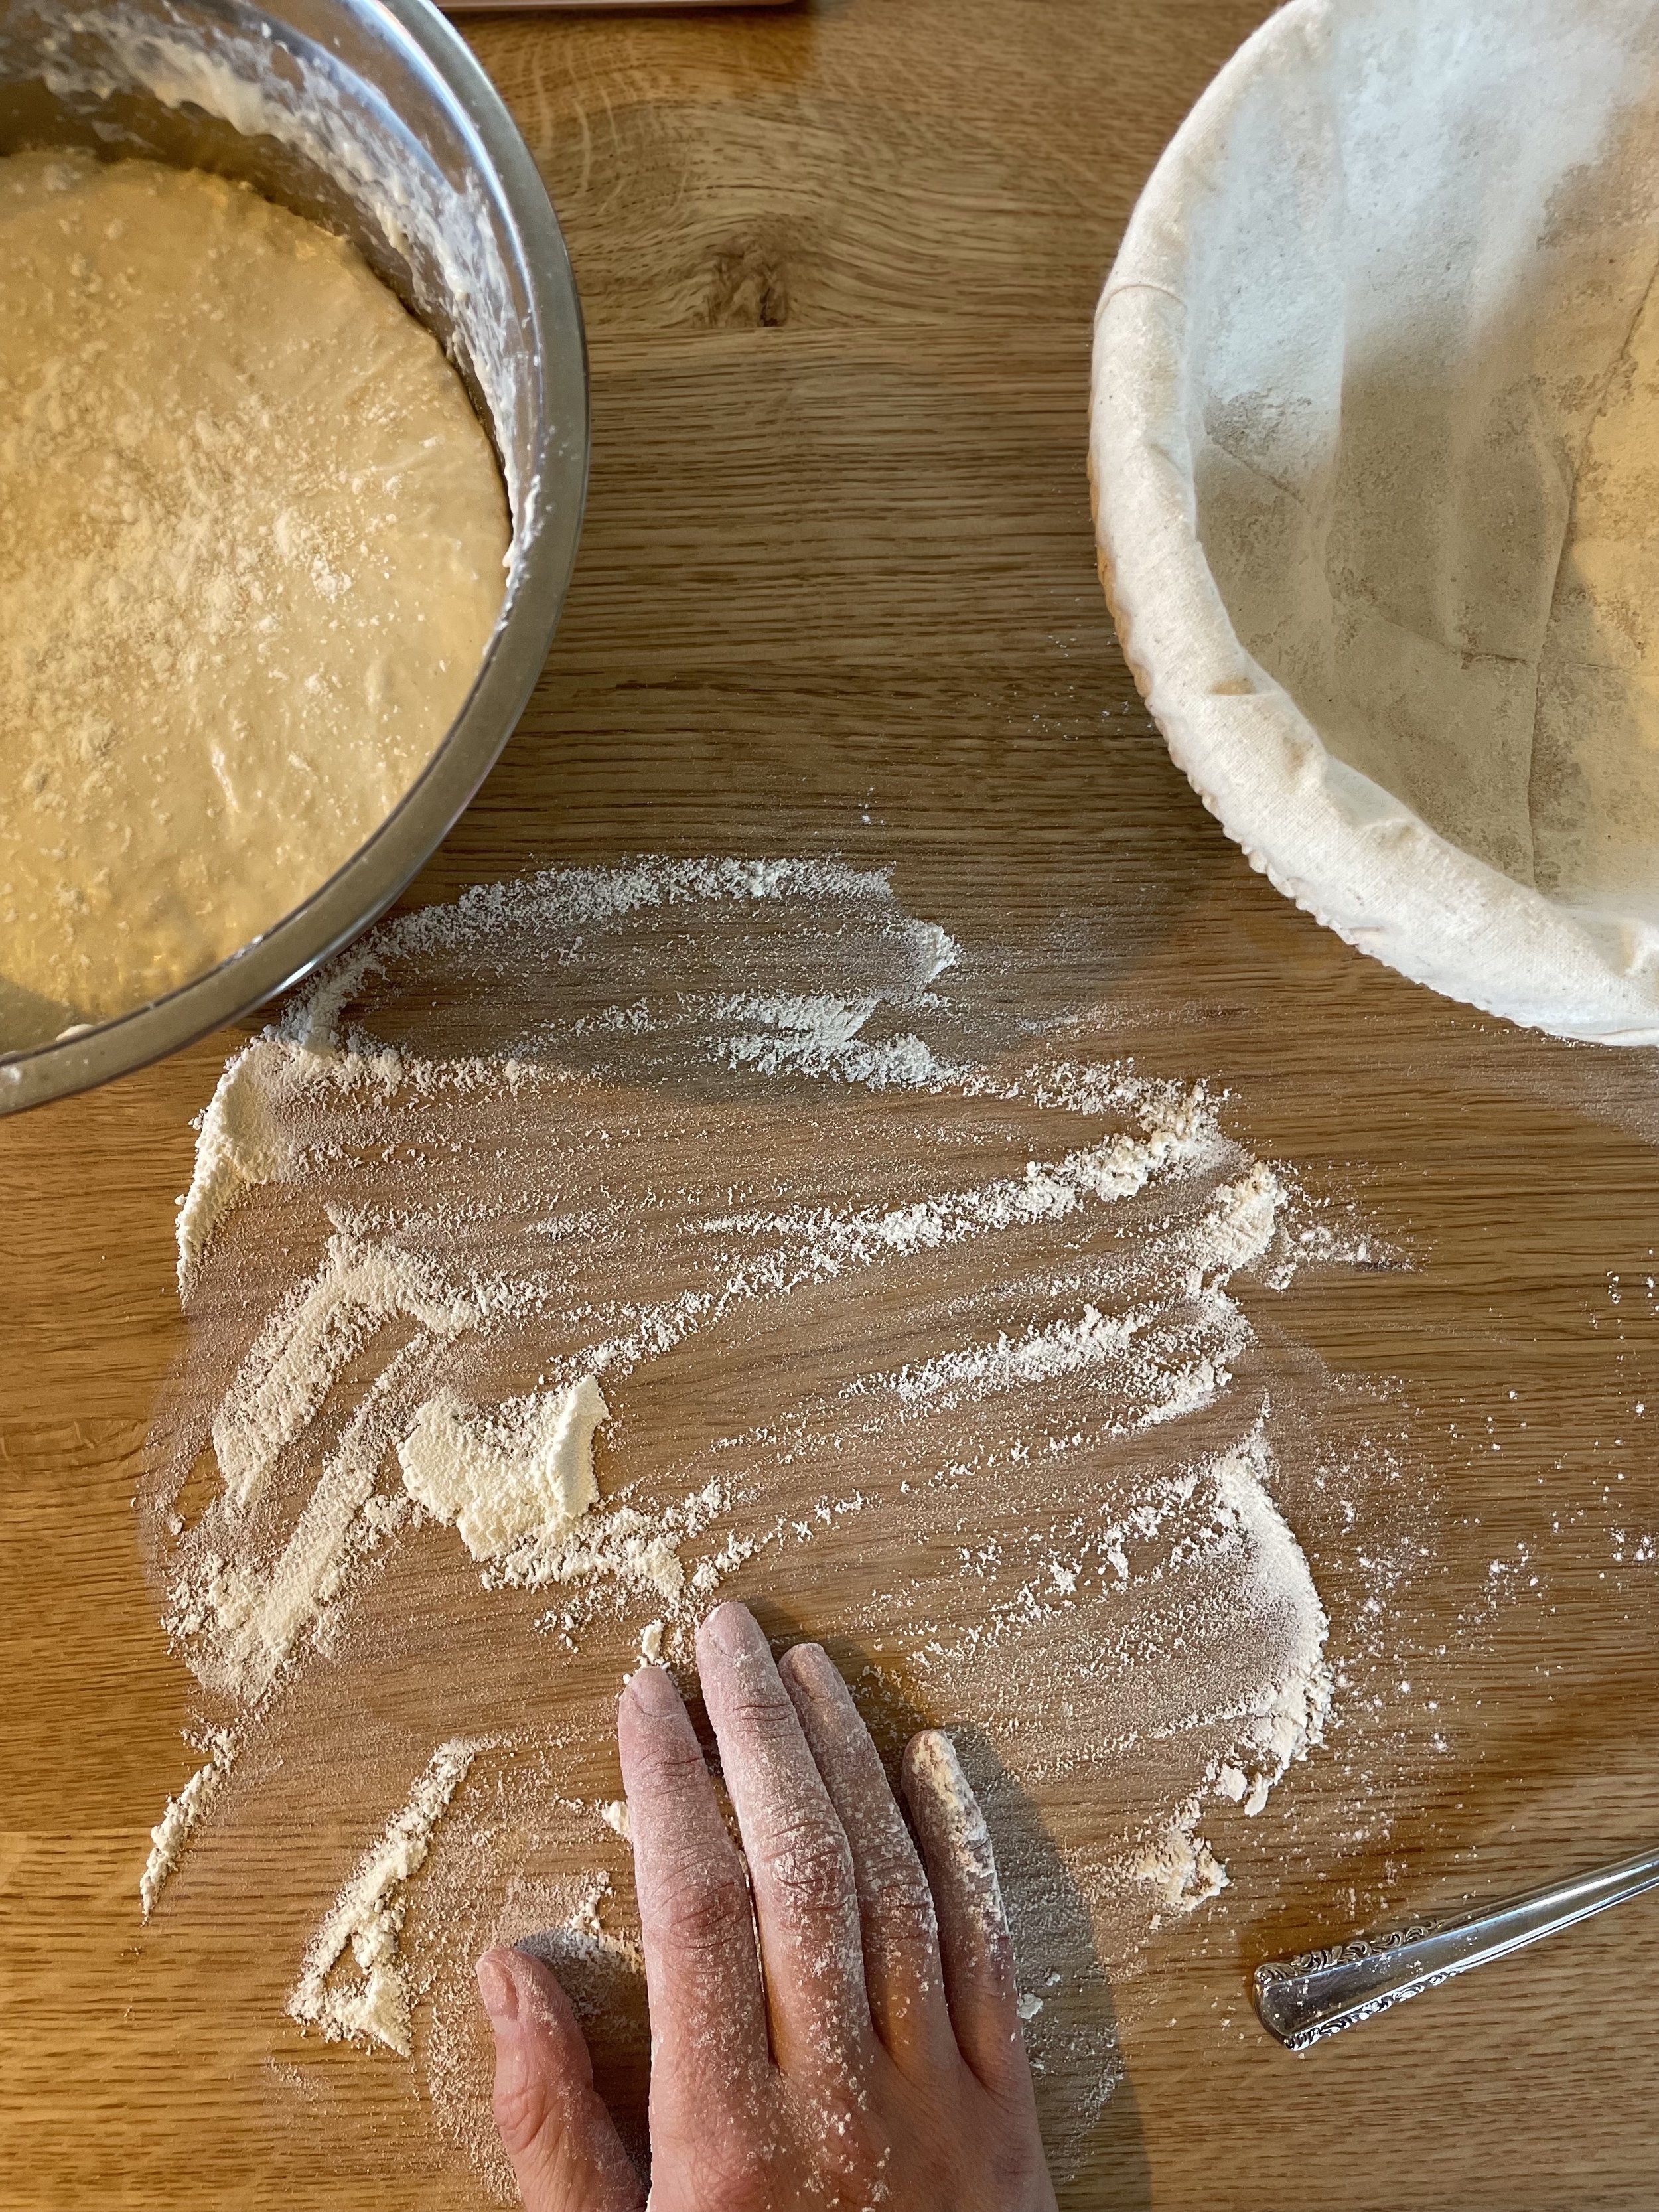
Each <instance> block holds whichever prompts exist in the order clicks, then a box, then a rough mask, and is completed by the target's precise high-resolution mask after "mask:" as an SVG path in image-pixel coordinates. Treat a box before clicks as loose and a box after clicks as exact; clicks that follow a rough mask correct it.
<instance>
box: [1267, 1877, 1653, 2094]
mask: <svg viewBox="0 0 1659 2212" xmlns="http://www.w3.org/2000/svg"><path fill="white" fill-rule="evenodd" d="M1656 1888H1659V1851H1647V1852H1644V1854H1643V1855H1642V1857H1639V1858H1633V1859H1620V1861H1619V1862H1618V1863H1617V1864H1616V1865H1613V1866H1605V1867H1597V1868H1595V1869H1594V1871H1593V1872H1591V1873H1589V1874H1581V1875H1574V1876H1573V1877H1572V1879H1571V1881H1556V1882H1550V1883H1548V1884H1547V1886H1546V1887H1544V1888H1542V1889H1531V1890H1528V1891H1527V1892H1526V1893H1525V1895H1524V1896H1521V1897H1512V1898H1510V1899H1507V1900H1506V1901H1505V1902H1504V1903H1503V1904H1501V1905H1494V1906H1492V1909H1491V1911H1486V1912H1474V1913H1467V1914H1463V1915H1461V1916H1459V1917H1457V1918H1455V1919H1451V1920H1418V1921H1413V1923H1411V1925H1410V1926H1409V1927H1406V1928H1399V1929H1394V1930H1393V1931H1392V1932H1391V1933H1390V1934H1389V1935H1386V1936H1357V1937H1355V1938H1354V1940H1353V1941H1352V1942H1347V1943H1338V1944H1334V1945H1333V1946H1331V1947H1330V1948H1328V1949H1326V1950H1322V1951H1308V1952H1304V1954H1303V1955H1302V1956H1301V1957H1300V1958H1297V1959H1270V1960H1267V1962H1266V1964H1265V1965H1262V1966H1258V1967H1257V1968H1256V1970H1255V1987H1254V1995H1255V2008H1256V2011H1257V2012H1258V2013H1259V2014H1260V2015H1261V2024H1262V2026H1263V2027H1265V2028H1266V2029H1267V2033H1269V2034H1270V2035H1275V2036H1277V2037H1278V2039H1279V2041H1280V2042H1281V2043H1282V2044H1283V2045H1285V2048H1286V2049H1287V2050H1289V2051H1306V2050H1308V2049H1309V2048H1310V2045H1313V2044H1316V2043H1318V2042H1320V2041H1321V2040H1322V2039H1323V2038H1324V2037H1326V2036H1328V2035H1335V2034H1338V2033H1340V2031H1341V2030H1342V2029H1343V2028H1345V2027H1356V2026H1357V2025H1358V2022H1359V2021H1362V2020H1370V2019H1372V2018H1373V2017H1374V2016H1375V2015H1376V2014H1377V2013H1379V2012H1386V2011H1387V2009H1388V2008H1389V2006H1390V2005H1395V2004H1399V2003H1401V2002H1402V2001H1403V2000H1404V1999H1405V1998H1407V1997H1414V1996H1419V1995H1420V1994H1421V1993H1422V1991H1423V1990H1431V1989H1433V1988H1434V1987H1435V1986H1436V1984H1437V1983H1440V1982H1447V1981H1449V1980H1450V1979H1451V1978H1452V1976H1453V1975H1454V1974H1466V1973H1468V1971H1469V1969H1470V1967H1472V1966H1486V1964H1487V1962H1488V1961H1489V1960H1492V1959H1502V1958H1504V1957H1506V1956H1507V1955H1508V1954H1509V1953H1510V1952H1511V1951H1518V1950H1520V1949H1521V1948H1522V1947H1523V1945H1525V1944H1528V1943H1535V1942H1538V1940H1539V1938H1540V1937H1541V1936H1553V1935H1554V1934H1555V1932H1556V1930H1557V1929H1561V1928H1571V1926H1572V1925H1573V1923H1575V1921H1579V1920H1588V1919H1589V1918H1590V1917H1591V1916H1592V1915H1593V1914H1595V1913H1597V1912H1605V1911H1607V1908H1608V1906H1609V1905H1623V1904H1624V1903H1625V1902H1626V1899H1629V1898H1632V1897H1640V1896H1641V1894H1642V1893H1643V1892H1644V1890H1649V1889H1656Z"/></svg>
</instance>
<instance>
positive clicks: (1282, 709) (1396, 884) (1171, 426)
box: [1089, 0, 1659, 1045]
mask: <svg viewBox="0 0 1659 2212" xmlns="http://www.w3.org/2000/svg"><path fill="white" fill-rule="evenodd" d="M1343 12H1345V3H1344V0H1290V4H1289V5H1287V6H1285V7H1283V8H1281V9H1279V11H1278V12H1277V13H1276V14H1275V15H1270V16H1269V17H1268V18H1267V21H1266V22H1264V23H1262V24H1261V25H1260V26H1259V27H1258V28H1257V29H1256V30H1255V31H1254V32H1253V33H1251V34H1250V36H1249V38H1248V39H1247V40H1245V41H1244V43H1243V46H1240V47H1239V48H1238V50H1237V52H1235V53H1234V54H1233V55H1232V57H1231V58H1230V59H1229V60H1228V61H1227V62H1226V63H1225V64H1224V66H1223V67H1222V69H1221V70H1220V71H1219V72H1218V75H1217V76H1215V77H1214V78H1213V79H1212V81H1211V82H1210V84H1209V85H1208V86H1207V87H1206V89H1205V91H1204V92H1203V93H1202V94H1200V98H1199V100H1197V102H1196V104H1195V105H1194V106H1193V108H1192V109H1191V111H1190V112H1188V115H1187V117H1186V118H1185V120H1184V121H1183V122H1182V125H1181V126H1180V128H1179V129H1178V130H1177V131H1176V134H1175V136H1174V137H1172V138H1171V139H1170V143H1169V144H1168V145H1167V146H1166V147H1165V148H1164V152H1163V154H1162V155H1161V156H1160V157H1159V159H1158V163H1157V165H1156V167H1154V168H1153V170H1152V175H1151V177H1150V178H1149V179H1148V180H1147V183H1146V186H1145V188H1144V189H1143V191H1142V192H1141V194H1140V197H1139V200H1138V201H1137V202H1136V204H1135V207H1134V210H1133V213H1132V215H1131V216H1130V218H1129V222H1128V225H1127V228H1126V230H1125V233H1124V236H1123V241H1122V244H1121V247H1120V248H1119V251H1118V253H1117V257H1116V258H1115V261H1114V263H1113V264H1112V267H1111V270H1110V271H1109V274H1108V276H1107V278H1106V282H1105V285H1104V287H1103V290H1102V293H1101V295H1100V300H1099V303H1098V305H1097V308H1096V311H1095V322H1094V342H1093V351H1092V359H1091V377H1090V404H1089V477H1090V489H1091V502H1092V507H1093V513H1094V524H1095V540H1096V548H1097V560H1098V566H1099V570H1100V576H1101V581H1102V583H1103V586H1104V587H1105V592H1106V597H1107V600H1108V603H1109V606H1110V609H1111V611H1112V615H1113V618H1114V620H1115V623H1116V625H1117V630H1118V635H1119V638H1120V640H1121V643H1122V647H1123V652H1124V657H1125V659H1126V660H1127V663H1128V665H1129V669H1130V671H1131V673H1132V674H1133V678H1134V680H1135V683H1136V684H1137V686H1138V688H1139V691H1140V694H1141V696H1142V698H1143V699H1144V700H1145V702H1146V706H1147V708H1148V710H1149V712H1150V713H1151V714H1152V719H1153V720H1154V721H1155V722H1156V723H1157V725H1158V730H1159V732H1161V734H1162V736H1163V738H1164V742H1165V744H1167V745H1168V747H1169V750H1170V755H1171V757H1172V758H1173V759H1174V761H1175V763H1176V766H1177V767H1178V768H1179V769H1181V770H1182V773H1183V774H1184V775H1186V777H1187V778H1188V781H1189V782H1190V783H1191V784H1192V786H1193V788H1194V791H1195V792H1196V793H1198V795H1199V797H1200V799H1201V800H1202V801H1203V803H1204V805H1205V806H1206V807H1207V808H1208V810H1209V811H1210V812H1211V813H1212V814H1213V815H1214V816H1215V817H1216V818H1217V820H1218V822H1219V823H1220V824H1221V826H1222V828H1223V829H1225V832H1226V834H1227V836H1229V837H1231V839H1232V840H1233V842H1235V843H1236V844H1237V845H1238V846H1240V847H1242V848H1243V852H1244V854H1245V857H1246V859H1247V860H1249V863H1250V866H1252V867H1253V868H1255V870H1257V871H1258V872H1259V873H1261V874H1263V875H1265V876H1266V877H1267V878H1268V880H1269V881H1270V882H1271V883H1272V884H1273V885H1274V887H1275V888H1276V889H1277V890H1279V891H1281V892H1282V893H1283V894H1284V895H1285V897H1287V898H1289V899H1291V900H1293V901H1294V902H1295V903H1296V904H1297V906H1299V907H1301V908H1304V911H1306V912H1307V913H1309V914H1311V915H1313V916H1314V918H1315V920H1316V921H1319V922H1321V923H1322V924H1323V926H1324V927H1326V928H1328V929H1330V930H1333V931H1334V933H1336V934H1337V935H1338V936H1339V937H1340V938H1342V939H1345V940H1346V942H1347V943H1348V944H1350V945H1353V946H1355V947H1356V949H1357V950H1358V951H1362V952H1364V953H1368V954H1369V955H1370V957H1372V958H1373V959H1376V960H1380V961H1382V962H1383V963H1384V964H1385V965H1387V966H1389V967H1391V968H1394V969H1396V970H1397V971H1398V972H1399V973H1400V974H1401V975H1406V976H1407V977H1409V978H1410V979H1411V980H1412V981H1413V982H1418V983H1422V984H1425V985H1426V986H1427V987H1429V988H1430V989H1431V990H1434V991H1437V992H1438V993H1439V994H1441V995H1442V996H1443V997H1445V998H1449V999H1453V1000H1459V1001H1461V1002H1462V1003H1463V1004H1465V1005H1468V1006H1474V1007H1477V1008H1478V1009H1480V1011H1481V1012H1486V1013H1492V1014H1498V1015H1501V1016H1503V1017H1504V1018H1507V1019H1509V1020H1510V1021H1515V1022H1518V1023H1521V1024H1524V1025H1525V1026H1528V1027H1530V1028H1534V1029H1539V1030H1545V1031H1547V1032H1548V1033H1549V1034H1551V1035H1553V1036H1560V1037H1565V1038H1569V1039H1571V1040H1575V1041H1584V1042H1595V1043H1603V1044H1622V1045H1650V1044H1659V931H1656V930H1655V929H1654V927H1652V926H1651V925H1650V924H1648V923H1645V922H1644V921H1640V920H1639V919H1638V918H1637V917H1634V916H1632V917H1629V918H1624V917H1619V916H1616V915H1609V914H1606V913H1601V912H1598V911H1596V910H1595V909H1591V908H1582V907H1572V906H1569V905H1566V904H1565V903H1564V902H1560V901H1559V900H1554V899H1551V898H1549V897H1548V896H1546V895H1545V894H1544V893H1543V892H1541V891H1540V890H1536V889H1535V888H1534V887H1533V886H1531V885H1528V884H1522V883H1520V882H1518V881H1517V880H1516V878H1513V877H1510V876H1508V875H1505V874H1504V872H1502V871H1501V870H1500V869H1498V868H1495V867H1492V866H1490V865H1489V864H1488V863H1487V862H1486V861H1484V860H1477V859H1476V858H1475V857H1474V854H1470V853H1468V852H1466V851H1465V850H1464V849H1463V848H1462V847H1460V846H1457V845H1455V844H1454V843H1453V842H1451V841H1450V840H1449V838H1446V837H1444V836H1441V834H1440V833H1439V832H1438V831H1437V830H1435V829H1431V827H1430V826H1429V824H1428V823H1426V822H1425V821H1424V820H1423V819H1422V817H1420V816H1419V815H1418V814H1416V813H1415V812H1413V811H1412V809H1411V808H1410V807H1408V806H1407V805H1406V804H1405V802H1404V801H1402V800H1401V799H1396V798H1395V796H1394V794H1393V793H1390V792H1389V791H1387V790H1385V789H1384V788H1383V786H1382V785H1380V784H1378V783H1376V782H1374V781H1372V780H1371V779H1370V777H1368V776H1365V775H1362V774H1360V773H1359V771H1358V770H1356V769H1352V768H1350V767H1349V766H1348V765H1347V764H1346V763H1344V762H1342V761H1340V759H1338V758H1337V757H1335V756H1334V755H1333V754H1332V753H1330V752H1329V751H1328V749H1327V748H1326V746H1325V744H1324V743H1323V741H1322V738H1321V737H1320V735H1319V732H1318V731H1317V729H1316V727H1315V726H1314V725H1313V723H1312V722H1311V721H1310V720H1309V719H1308V717H1307V716H1306V715H1305V714H1304V713H1303V712H1302V709H1301V708H1299V707H1298V706H1297V703H1296V701H1295V700H1294V699H1293V698H1292V697H1291V694H1290V693H1289V692H1288V691H1287V690H1285V687H1284V686H1283V685H1282V684H1279V682H1278V681H1277V679H1276V678H1274V677H1273V676H1272V675H1271V674H1270V673H1269V672H1268V671H1267V669H1266V668H1264V667H1263V666H1262V665H1261V663H1260V662H1259V661H1257V660H1256V659H1255V658H1254V657H1253V656H1252V655H1251V654H1250V653H1249V652H1248V651H1247V650H1246V648H1245V647H1244V645H1243V642H1242V641H1241V640H1240V638H1239V636H1238V635H1237V630H1236V629H1234V627H1233V623H1232V620H1231V615H1230V613H1229V611H1228V609H1227V606H1226V603H1225V600H1224V599H1223V597H1222V594H1221V592H1220V589H1219V586H1218V584H1217V583H1216V580H1215V578H1214V575H1213V574H1212V570H1211V568H1210V565H1209V562H1208V561H1207V559H1206V556H1205V551H1204V547H1203V543H1202V540H1201V538H1200V535H1199V529H1198V519H1197V506H1196V498H1195V489H1194V465H1193V459H1192V453H1191V444H1190V436H1189V430H1188V415H1187V406H1186V390H1187V385H1188V371H1189V363H1190V353H1189V349H1188V343H1187V338H1188V331H1187V326H1186V320H1187V313H1186V300H1185V294H1184V291H1183V279H1184V275H1185V270H1186V268H1187V265H1188V258H1189V256H1190V254H1191V253H1192V252H1193V251H1194V242H1195V241H1194V226H1193V224H1192V222H1191V220H1190V216H1191V210H1192V207H1193V204H1194V202H1195V201H1197V200H1198V199H1200V197H1203V196H1204V195H1206V194H1211V193H1214V192H1217V191H1219V190H1220V189H1221V188H1222V178H1223V175H1224V173H1225V158H1226V151H1227V148H1226V137H1227V131H1228V125H1229V124H1230V121H1231V118H1232V115H1233V113H1234V111H1235V110H1236V108H1237V106H1239V105H1240V103H1241V102H1242V101H1243V100H1244V99H1245V98H1246V97H1247V96H1248V94H1249V93H1250V92H1251V91H1252V89H1253V88H1255V85H1256V83H1257V82H1258V80H1259V79H1261V77H1263V76H1267V75H1270V74H1272V73H1273V72H1275V71H1277V70H1280V69H1281V68H1285V67H1289V66H1292V65H1293V64H1294V61H1295V58H1296V57H1295V52H1294V50H1295V49H1296V48H1297V47H1298V46H1313V45H1316V44H1318V43H1319V42H1320V41H1321V40H1322V35H1323V33H1324V29H1325V27H1326V26H1327V25H1328V23H1329V22H1330V21H1331V20H1332V19H1333V18H1334V17H1335V16H1337V15H1340V14H1342V13H1343Z"/></svg>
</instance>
